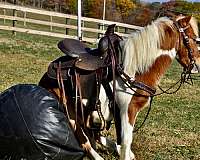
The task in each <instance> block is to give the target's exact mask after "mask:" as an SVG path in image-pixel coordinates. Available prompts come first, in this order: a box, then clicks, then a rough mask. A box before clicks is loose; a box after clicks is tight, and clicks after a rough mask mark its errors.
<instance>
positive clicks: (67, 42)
mask: <svg viewBox="0 0 200 160" xmlns="http://www.w3.org/2000/svg"><path fill="white" fill-rule="evenodd" d="M58 48H59V49H60V50H61V51H62V52H63V53H64V54H65V55H66V57H68V58H67V59H68V60H72V59H73V60H74V59H75V67H77V68H80V69H83V70H89V71H93V70H97V69H98V68H101V67H105V66H106V64H105V63H104V59H103V57H102V56H99V55H98V54H97V53H98V52H99V50H98V49H94V50H91V49H89V48H87V46H86V45H85V44H84V43H83V42H81V41H79V40H75V39H69V38H65V39H64V40H61V41H60V42H59V43H58Z"/></svg>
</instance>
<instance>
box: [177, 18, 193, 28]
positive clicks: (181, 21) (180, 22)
mask: <svg viewBox="0 0 200 160" xmlns="http://www.w3.org/2000/svg"><path fill="white" fill-rule="evenodd" d="M191 18H192V16H186V17H184V18H182V19H180V20H179V24H182V26H187V25H188V24H189V23H190V20H191Z"/></svg>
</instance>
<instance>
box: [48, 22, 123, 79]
mask: <svg viewBox="0 0 200 160" xmlns="http://www.w3.org/2000/svg"><path fill="white" fill-rule="evenodd" d="M114 28H115V24H113V25H109V26H108V28H107V31H106V33H105V35H106V36H104V37H102V38H101V39H100V41H99V44H98V48H96V49H90V48H88V47H87V46H86V45H85V44H84V43H83V42H81V41H79V40H75V39H69V38H65V39H63V40H61V41H60V42H59V43H58V48H59V49H60V50H61V51H62V52H63V53H64V54H65V56H62V57H59V58H58V59H56V60H54V61H53V62H51V63H50V65H49V67H48V71H47V74H48V76H49V77H50V78H53V79H56V78H57V77H56V73H57V69H58V67H59V65H60V68H61V71H62V72H61V73H62V77H63V79H67V77H68V76H69V75H70V68H78V69H80V70H83V71H95V70H97V69H99V68H103V67H106V66H108V65H109V60H108V59H109V58H108V57H109V56H108V52H109V49H108V48H109V47H108V46H109V43H112V44H113V45H114V46H118V43H119V41H120V39H119V36H118V35H116V34H114ZM108 36H109V40H108ZM109 41H111V42H109ZM116 42H117V44H116Z"/></svg>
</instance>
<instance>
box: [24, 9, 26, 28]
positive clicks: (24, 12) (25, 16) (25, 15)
mask: <svg viewBox="0 0 200 160" xmlns="http://www.w3.org/2000/svg"><path fill="white" fill-rule="evenodd" d="M24 26H26V11H25V12H24Z"/></svg>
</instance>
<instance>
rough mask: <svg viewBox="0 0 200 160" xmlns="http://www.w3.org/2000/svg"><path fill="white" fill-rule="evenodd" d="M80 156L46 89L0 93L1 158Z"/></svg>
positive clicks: (73, 159)
mask: <svg viewBox="0 0 200 160" xmlns="http://www.w3.org/2000/svg"><path fill="white" fill-rule="evenodd" d="M83 156H84V153H83V150H82V149H81V148H80V147H79V144H78V142H77V140H76V138H75V136H74V134H73V131H72V130H71V128H70V127H69V124H68V123H67V120H66V117H65V115H64V113H63V112H62V105H61V104H59V103H58V101H57V100H56V98H55V97H54V96H53V95H52V94H51V93H49V92H48V91H47V90H45V89H44V88H41V87H39V86H37V85H30V84H19V85H15V86H13V87H11V88H9V89H7V90H6V91H4V92H3V93H1V94H0V159H13V160H20V159H26V160H44V159H45V160H49V159H54V160H79V159H82V157H83Z"/></svg>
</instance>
